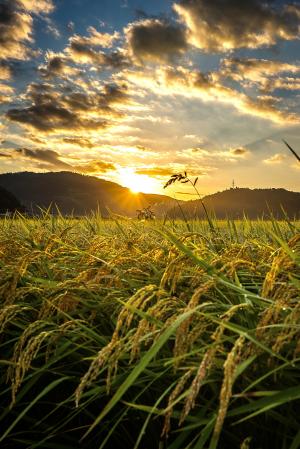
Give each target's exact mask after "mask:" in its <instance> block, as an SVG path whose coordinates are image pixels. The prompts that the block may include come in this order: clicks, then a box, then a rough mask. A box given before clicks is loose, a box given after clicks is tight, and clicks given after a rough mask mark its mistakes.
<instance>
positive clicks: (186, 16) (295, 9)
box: [174, 0, 300, 52]
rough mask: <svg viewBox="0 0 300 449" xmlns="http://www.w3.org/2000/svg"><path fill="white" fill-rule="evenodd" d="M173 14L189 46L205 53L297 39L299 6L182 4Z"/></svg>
mask: <svg viewBox="0 0 300 449" xmlns="http://www.w3.org/2000/svg"><path fill="white" fill-rule="evenodd" d="M174 9H175V11H176V12H177V13H178V15H179V16H180V18H181V20H182V22H183V23H185V24H186V26H187V28H188V30H189V42H190V43H191V44H192V45H194V46H196V47H198V48H200V49H203V50H205V51H214V52H222V51H228V50H232V49H236V48H243V47H245V48H259V47H262V46H270V45H273V44H275V43H276V42H277V41H278V40H279V39H284V40H294V39H297V38H298V37H299V25H300V6H297V5H288V4H285V5H283V6H281V7H276V6H275V5H274V3H273V2H272V1H268V0H267V1H260V0H247V1H242V0H210V1H207V0H181V1H180V2H179V3H175V5H174Z"/></svg>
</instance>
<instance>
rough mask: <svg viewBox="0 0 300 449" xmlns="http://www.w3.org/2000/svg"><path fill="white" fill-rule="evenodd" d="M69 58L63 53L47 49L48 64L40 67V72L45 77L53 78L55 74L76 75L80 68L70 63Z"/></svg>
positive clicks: (61, 75) (62, 75)
mask: <svg viewBox="0 0 300 449" xmlns="http://www.w3.org/2000/svg"><path fill="white" fill-rule="evenodd" d="M69 63H70V61H69V59H68V58H67V57H66V56H65V55H64V54H63V53H54V52H52V51H47V53H46V65H42V66H40V67H39V70H40V73H41V75H42V77H44V78H52V77H54V76H60V77H64V76H67V77H68V76H75V75H78V74H79V73H80V70H79V69H77V68H75V67H72V66H71V65H69Z"/></svg>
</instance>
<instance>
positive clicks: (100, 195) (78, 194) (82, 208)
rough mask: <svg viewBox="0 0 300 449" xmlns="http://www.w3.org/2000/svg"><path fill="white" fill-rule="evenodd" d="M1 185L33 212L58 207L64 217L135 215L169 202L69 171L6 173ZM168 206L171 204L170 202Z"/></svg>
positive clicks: (162, 197)
mask: <svg viewBox="0 0 300 449" xmlns="http://www.w3.org/2000/svg"><path fill="white" fill-rule="evenodd" d="M0 186H2V187H4V188H5V189H8V190H9V191H11V192H12V193H13V194H14V195H16V196H17V197H18V198H20V201H22V203H23V204H24V205H25V206H26V207H27V209H28V211H32V212H33V213H38V212H39V211H40V208H43V209H45V208H48V207H49V206H50V205H51V204H52V211H55V210H57V209H56V207H55V205H57V207H58V208H59V210H60V212H61V213H62V214H64V215H68V214H74V215H85V214H88V213H90V212H91V211H97V210H99V211H100V213H101V214H102V216H108V210H107V208H109V209H110V210H111V211H112V212H114V213H117V214H121V215H127V216H135V215H136V210H137V209H141V208H144V207H146V206H148V205H156V206H158V205H161V204H162V203H169V202H170V200H171V199H170V198H169V197H167V196H164V195H155V194H146V193H139V194H133V193H131V192H130V190H129V189H127V188H125V187H122V186H120V185H119V184H116V183H114V182H110V181H105V180H103V179H99V178H96V177H94V176H85V175H80V174H78V173H72V172H49V173H31V172H22V173H5V174H1V175H0ZM170 205H174V202H173V201H172V200H171V203H170ZM162 209H164V207H162Z"/></svg>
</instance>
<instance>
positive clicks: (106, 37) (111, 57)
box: [65, 27, 129, 69]
mask: <svg viewBox="0 0 300 449" xmlns="http://www.w3.org/2000/svg"><path fill="white" fill-rule="evenodd" d="M88 31H89V33H90V36H88V37H86V36H79V35H78V34H75V35H73V36H71V37H70V39H69V45H68V46H67V48H66V49H65V54H66V56H67V57H68V58H69V59H70V60H72V61H73V62H75V63H77V64H92V65H95V66H96V67H98V68H99V69H105V68H108V69H122V68H124V67H127V66H128V64H129V61H128V57H127V55H126V54H125V52H124V51H123V50H121V49H116V50H114V51H110V52H108V53H107V52H104V51H102V50H100V49H99V48H98V47H101V48H105V49H107V48H110V47H112V45H113V43H114V41H115V40H117V39H119V37H120V35H119V33H117V32H115V33H113V34H109V33H100V32H98V31H97V30H96V29H95V28H93V27H89V28H88Z"/></svg>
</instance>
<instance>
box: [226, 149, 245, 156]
mask: <svg viewBox="0 0 300 449" xmlns="http://www.w3.org/2000/svg"><path fill="white" fill-rule="evenodd" d="M230 154H232V155H233V156H237V157H244V156H246V155H247V154H249V150H247V148H232V149H231V150H230Z"/></svg>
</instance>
